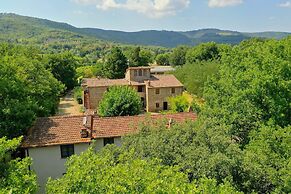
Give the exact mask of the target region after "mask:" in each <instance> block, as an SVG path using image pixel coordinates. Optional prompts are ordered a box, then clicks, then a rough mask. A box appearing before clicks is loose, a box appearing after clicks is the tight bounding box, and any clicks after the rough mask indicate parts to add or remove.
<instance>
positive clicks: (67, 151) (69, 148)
mask: <svg viewBox="0 0 291 194" xmlns="http://www.w3.org/2000/svg"><path fill="white" fill-rule="evenodd" d="M60 150H61V158H62V159H65V158H68V157H70V156H72V155H74V154H75V145H74V144H66V145H60Z"/></svg>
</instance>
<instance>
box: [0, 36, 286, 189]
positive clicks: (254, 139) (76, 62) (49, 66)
mask: <svg viewBox="0 0 291 194" xmlns="http://www.w3.org/2000/svg"><path fill="white" fill-rule="evenodd" d="M48 33H50V32H48ZM32 37H33V36H32ZM66 39H67V40H73V39H71V38H66ZM90 41H91V40H90V38H88V44H87V43H86V41H85V42H82V41H81V42H78V41H76V42H74V41H72V42H70V45H75V46H73V47H67V46H65V45H67V43H62V41H59V40H56V41H54V42H50V43H49V44H47V45H45V44H40V43H38V42H32V41H31V39H28V41H27V42H26V40H25V39H24V40H23V41H22V42H14V41H13V42H10V43H9V42H8V43H7V41H5V42H6V43H1V44H0V100H1V101H0V160H1V163H0V193H9V192H10V193H34V192H36V190H37V183H36V176H35V174H34V173H33V172H32V171H29V170H28V166H29V164H30V163H31V162H33V161H31V160H30V159H29V158H25V159H19V158H15V157H14V156H13V155H14V153H15V150H17V147H18V146H19V144H20V142H21V136H23V135H25V134H26V131H27V129H28V128H29V127H30V126H31V125H32V124H33V121H34V120H35V118H36V117H40V116H50V115H54V114H55V113H56V110H57V105H58V103H59V97H60V96H61V95H63V94H65V93H66V92H67V91H68V90H72V89H73V88H75V87H78V86H79V83H80V80H81V79H82V78H84V77H96V76H100V77H106V78H120V77H122V76H123V75H124V72H125V69H126V68H127V67H128V66H144V65H149V64H152V63H155V64H158V65H172V66H173V67H174V68H175V71H173V72H171V73H173V74H174V75H175V76H176V77H177V78H178V79H179V80H180V81H181V82H182V83H183V84H184V86H185V88H186V89H187V91H188V93H190V94H191V95H193V96H195V97H196V98H197V99H199V100H200V101H203V102H204V103H202V104H199V107H197V106H198V105H197V104H196V102H193V103H192V104H191V105H190V106H191V107H192V109H193V110H194V111H195V112H196V113H197V114H198V120H197V121H195V122H186V123H175V124H174V125H173V127H172V128H171V129H170V130H169V129H168V128H167V127H166V125H165V121H163V120H161V121H159V122H156V123H153V122H152V121H147V122H145V123H143V124H141V125H140V126H139V131H140V132H139V133H137V134H133V135H128V136H125V137H124V138H123V139H122V141H123V144H122V146H121V147H116V146H113V145H108V146H106V147H105V148H104V149H102V150H101V151H100V152H95V151H94V149H93V146H94V145H93V146H92V148H91V149H89V150H88V151H86V152H84V153H82V154H81V155H75V156H72V157H71V158H70V159H69V160H68V161H67V173H66V174H65V175H64V176H63V177H61V178H60V179H56V180H52V179H50V180H49V181H48V183H47V188H46V189H47V193H289V192H290V191H291V174H290V172H291V157H290V156H291V134H290V133H291V128H290V118H291V111H290V108H291V107H290V99H291V81H290V78H291V38H290V37H287V38H284V39H282V40H273V39H266V40H265V39H264V40H263V39H250V40H245V41H243V42H241V43H240V44H238V45H234V46H232V45H228V44H217V43H214V42H209V43H203V44H200V45H198V46H195V47H190V46H178V47H176V48H173V49H165V48H158V47H143V46H141V47H139V46H130V45H119V44H115V43H110V44H109V43H107V42H105V43H104V45H103V46H101V47H100V43H99V42H94V41H95V40H94V41H93V40H92V44H90ZM71 43H72V44H71ZM75 43H76V44H75ZM102 44H103V43H102ZM102 44H101V45H102ZM48 45H49V46H48ZM60 45H61V46H60ZM59 46H60V47H59ZM116 90H117V93H120V92H119V91H118V88H117V89H116ZM125 92H126V91H125ZM130 92H131V91H130ZM112 93H114V90H113V91H112ZM112 95H113V96H114V94H112ZM108 96H109V97H110V95H108ZM174 103H176V105H177V107H181V106H180V105H181V103H184V101H183V99H182V98H181V99H178V100H176V101H175V102H174ZM102 106H104V107H106V106H109V107H110V104H109V105H108V103H107V104H106V102H105V103H104V105H102ZM104 109H105V110H106V108H104ZM186 110H187V109H186V108H177V110H176V111H186ZM172 111H175V110H172ZM106 114H107V113H106V112H104V115H106ZM9 153H13V154H12V156H10V154H9ZM2 161H3V162H2Z"/></svg>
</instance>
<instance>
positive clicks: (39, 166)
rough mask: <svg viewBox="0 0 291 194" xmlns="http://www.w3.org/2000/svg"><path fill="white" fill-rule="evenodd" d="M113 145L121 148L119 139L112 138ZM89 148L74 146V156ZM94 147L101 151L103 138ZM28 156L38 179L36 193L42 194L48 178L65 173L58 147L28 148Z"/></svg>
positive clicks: (86, 145)
mask: <svg viewBox="0 0 291 194" xmlns="http://www.w3.org/2000/svg"><path fill="white" fill-rule="evenodd" d="M114 144H116V145H117V146H121V137H116V138H114ZM89 146H90V144H89V143H80V144H75V145H74V151H75V154H80V153H82V152H83V151H86V150H87V149H88V147H89ZM95 146H96V150H100V149H102V148H103V147H104V141H103V138H100V139H96V140H95ZM28 155H29V157H31V158H32V160H33V163H32V165H31V166H30V168H31V170H34V171H35V173H36V175H37V178H38V184H39V186H40V189H39V192H38V193H44V191H45V185H46V183H47V180H48V177H52V178H53V179H55V178H59V177H61V176H62V175H63V173H65V172H66V169H65V163H66V159H64V158H61V148H60V145H56V146H47V147H37V148H29V149H28Z"/></svg>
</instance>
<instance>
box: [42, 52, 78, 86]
mask: <svg viewBox="0 0 291 194" xmlns="http://www.w3.org/2000/svg"><path fill="white" fill-rule="evenodd" d="M77 65H78V62H77V60H76V59H75V58H74V56H73V55H72V54H71V53H69V52H65V53H61V54H53V55H51V56H49V58H48V62H47V65H46V68H47V69H49V70H50V71H51V72H52V74H53V75H54V77H55V78H56V79H57V80H59V81H60V82H62V83H63V84H64V85H65V86H66V89H67V90H71V89H73V88H74V86H75V85H76V83H77V78H76V67H77Z"/></svg>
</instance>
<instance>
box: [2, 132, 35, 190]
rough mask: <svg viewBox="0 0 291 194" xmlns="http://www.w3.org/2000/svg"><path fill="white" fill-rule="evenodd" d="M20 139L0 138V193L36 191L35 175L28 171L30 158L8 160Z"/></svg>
mask: <svg viewBox="0 0 291 194" xmlns="http://www.w3.org/2000/svg"><path fill="white" fill-rule="evenodd" d="M20 142H21V138H17V139H12V140H7V139H6V138H0V161H1V162H0V193H3V194H4V193H17V194H23V193H25V194H29V193H35V192H36V190H37V183H36V175H35V174H34V173H33V172H32V171H30V170H29V169H28V167H29V165H31V159H30V158H24V159H22V160H20V159H14V160H12V159H10V155H11V152H12V151H15V150H16V148H17V147H18V146H19V144H20Z"/></svg>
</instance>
